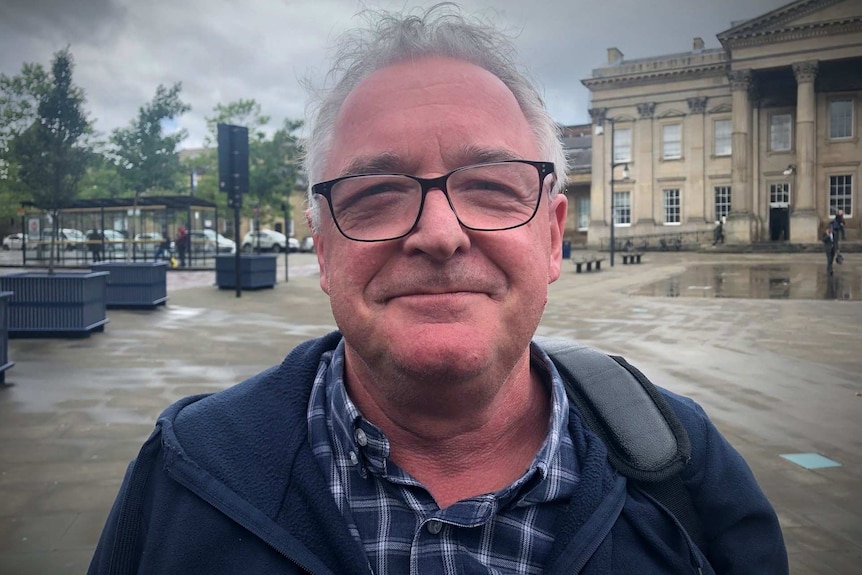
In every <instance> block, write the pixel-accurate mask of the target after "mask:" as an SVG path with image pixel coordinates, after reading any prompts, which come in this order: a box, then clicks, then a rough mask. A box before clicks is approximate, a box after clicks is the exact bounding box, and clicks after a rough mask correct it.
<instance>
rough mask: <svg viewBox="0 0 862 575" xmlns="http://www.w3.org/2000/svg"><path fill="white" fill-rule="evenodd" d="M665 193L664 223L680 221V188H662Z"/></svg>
mask: <svg viewBox="0 0 862 575" xmlns="http://www.w3.org/2000/svg"><path fill="white" fill-rule="evenodd" d="M662 192H663V195H664V223H665V224H678V223H679V190H678V189H674V190H662Z"/></svg>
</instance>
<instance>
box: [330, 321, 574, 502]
mask: <svg viewBox="0 0 862 575" xmlns="http://www.w3.org/2000/svg"><path fill="white" fill-rule="evenodd" d="M344 345H345V344H344V339H343V338H342V340H341V341H340V342H339V344H338V346H337V347H336V348H335V350H333V351H332V352H331V354H325V355H324V357H323V358H321V361H322V362H327V361H328V364H329V365H328V366H327V367H326V373H325V375H324V381H323V383H324V386H325V388H326V397H327V405H326V410H327V411H328V412H329V413H328V417H327V419H328V420H329V422H330V424H329V429H330V433H332V434H333V437H332V440H333V441H334V442H335V443H336V444H340V445H343V446H344V447H345V448H346V449H348V450H350V451H351V452H353V453H356V454H358V456H359V461H360V462H361V463H360V465H359V466H358V467H359V468H360V473H362V474H363V475H364V474H365V473H366V472H370V473H373V474H375V475H379V476H381V477H387V478H390V479H394V477H390V474H396V475H398V476H401V479H402V480H404V479H406V478H405V477H404V476H403V475H404V474H403V473H402V472H401V471H400V470H398V469H397V466H395V465H394V464H392V465H390V464H389V453H390V444H389V439H388V438H387V437H386V435H385V434H384V433H383V432H382V431H381V430H380V429H379V428H378V427H377V426H376V425H374V424H373V423H371V422H370V421H368V420H367V419H365V418H364V417H363V416H362V413H360V411H359V409H358V408H357V407H356V405H355V404H354V403H353V401H352V400H351V399H350V396H349V395H348V393H347V389H346V386H345V385H344ZM530 361H531V365H532V368H533V369H536V370H538V371H539V373H540V378H541V379H542V381H543V382H544V383H545V384H546V385H550V389H551V415H550V425H549V426H548V434H547V436H546V437H545V440H544V442H543V443H542V447H541V448H540V449H539V452H538V453H537V454H536V457H535V458H534V460H533V463H532V464H531V466H530V468H529V469H528V470H527V471H526V472H525V473H524V475H523V476H522V477H521V478H520V479H518V480H517V481H516V482H515V483H513V484H512V485H511V486H509V487H508V488H505V489H503V490H502V491H500V492H499V493H498V494H497V495H498V497H500V498H501V499H504V500H511V499H513V498H514V497H516V496H518V495H520V496H521V497H530V494H531V493H533V494H535V493H536V492H537V491H541V489H539V487H540V485H541V482H542V481H544V480H546V479H547V477H548V475H549V472H550V470H551V468H552V467H553V466H554V465H560V460H561V458H560V443H561V437H562V436H563V434H564V433H567V432H568V424H569V401H568V398H567V397H566V392H565V387H564V386H563V381H562V378H561V377H560V374H559V372H557V369H556V367H555V366H554V364H553V362H552V361H551V359H550V358H549V357H548V355H547V354H546V353H545V352H544V351H543V350H542V349H541V348H540V347H539V346H538V345H536V344H535V343H531V344H530ZM321 367H322V366H321ZM503 503H504V502H503V501H501V504H503Z"/></svg>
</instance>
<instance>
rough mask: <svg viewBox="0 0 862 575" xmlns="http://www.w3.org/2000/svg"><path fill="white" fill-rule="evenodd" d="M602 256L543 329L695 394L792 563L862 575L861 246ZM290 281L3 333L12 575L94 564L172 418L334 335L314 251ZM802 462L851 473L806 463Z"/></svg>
mask: <svg viewBox="0 0 862 575" xmlns="http://www.w3.org/2000/svg"><path fill="white" fill-rule="evenodd" d="M605 257H606V259H605V261H604V262H603V265H602V270H601V271H599V272H595V271H594V272H591V273H580V274H576V273H575V268H574V266H573V265H572V263H571V262H564V264H565V265H564V273H563V277H562V278H561V279H560V280H559V281H558V282H557V283H555V284H553V285H552V286H551V289H550V301H549V304H548V307H547V310H546V313H545V316H544V318H543V321H542V324H541V326H540V328H539V333H540V334H541V335H549V336H565V337H570V338H574V339H577V340H579V341H580V342H582V343H585V344H588V345H593V346H595V347H598V348H600V349H603V350H605V351H607V352H611V353H615V354H620V355H623V356H625V357H626V358H627V359H628V360H629V361H630V362H632V363H633V364H634V365H636V366H637V367H639V368H640V369H641V371H643V372H644V373H645V374H646V375H647V376H648V377H650V379H652V380H653V381H654V382H656V383H658V384H660V385H663V386H665V387H668V388H670V389H671V390H674V391H676V392H679V393H682V394H685V395H689V396H691V397H693V398H694V399H695V400H697V401H698V402H700V403H701V404H702V405H703V406H704V408H705V409H706V411H707V412H708V413H709V414H710V415H711V416H712V418H713V419H714V420H715V422H716V424H717V425H718V427H719V428H720V429H721V430H722V431H723V432H724V433H725V435H726V436H727V438H728V439H729V440H730V442H731V443H733V445H734V446H736V448H737V449H739V450H740V451H741V452H742V454H743V455H744V456H745V457H746V459H747V460H748V462H749V464H750V465H751V467H752V468H753V470H754V472H755V474H756V475H757V477H758V479H759V480H760V482H761V484H762V485H763V487H764V489H765V491H766V493H767V494H768V496H769V497H770V499H771V500H772V502H773V503H774V505H775V506H776V508H777V510H778V514H779V517H780V519H781V523H782V525H783V527H784V533H785V537H786V540H787V544H788V549H789V553H790V562H791V567H792V572H793V573H797V574H818V575H835V574H846V575H850V574H855V573H859V572H860V565H862V423H860V421H862V377H860V374H862V327H860V326H862V293H860V292H862V286H860V281H862V280H860V278H862V254H860V253H856V254H848V256H847V261H846V262H845V264H844V265H843V266H841V267H840V268H839V267H837V266H836V275H835V276H834V277H833V279H831V280H830V279H829V278H827V277H826V276H825V258H824V257H823V255H822V254H819V253H818V254H814V253H812V254H712V253H647V254H645V255H644V258H643V263H641V264H639V265H626V266H623V265H620V264H621V262H620V260H619V259H618V260H617V265H616V266H614V267H613V268H610V267H609V266H608V263H609V262H608V261H607V255H605ZM279 269H280V275H281V277H282V278H283V276H284V269H283V267H282V266H281V264H280V265H279ZM764 270H771V271H766V272H764ZM10 271H12V270H11V269H0V273H8V272H10ZM289 271H290V279H289V282H287V283H285V282H284V281H281V280H280V281H279V283H278V284H277V285H276V287H275V288H274V289H268V290H261V291H255V292H243V294H242V297H240V298H237V297H235V294H234V292H233V291H232V290H218V289H217V288H215V287H214V286H213V285H212V282H213V272H171V273H169V276H168V296H169V298H170V299H169V301H168V305H167V306H166V307H163V308H158V309H156V310H152V311H127V310H109V311H108V317H109V319H110V323H109V324H108V325H107V327H106V329H105V332H104V333H97V334H93V335H92V336H91V337H89V338H85V339H16V340H12V341H11V342H10V344H9V356H10V359H11V360H12V361H14V362H16V365H15V366H14V367H13V368H12V369H11V370H10V371H8V372H7V374H6V381H7V383H8V384H10V385H9V386H8V387H6V388H3V389H0V573H2V574H4V575H36V574H54V573H63V574H65V573H84V572H86V569H87V565H88V564H89V559H90V556H91V554H92V552H93V549H94V547H95V544H96V542H97V539H98V536H99V533H100V531H101V528H102V525H103V523H104V521H105V518H106V515H107V513H108V510H109V507H110V505H111V503H112V502H113V499H114V496H115V495H116V492H117V489H118V488H119V485H120V481H121V479H122V476H123V473H124V472H125V469H126V466H127V464H128V462H129V460H130V459H131V458H133V457H135V455H136V453H137V450H138V448H139V447H140V445H141V443H142V442H143V440H144V439H145V438H146V437H147V436H148V435H149V433H150V431H151V430H152V426H153V423H154V421H155V419H156V417H157V416H158V415H159V413H160V412H161V411H162V410H163V409H164V408H165V407H167V406H168V405H169V404H170V403H171V402H173V401H175V400H177V399H179V398H180V397H183V396H186V395H190V394H195V393H202V392H213V391H218V390H220V389H223V388H224V387H227V386H229V385H231V384H233V383H236V382H238V381H240V380H241V379H243V378H245V377H247V376H250V375H252V374H254V373H256V372H258V371H260V370H262V369H263V368H266V367H269V366H271V365H273V364H276V363H278V362H280V361H281V360H282V358H283V357H284V355H285V354H286V353H287V352H288V351H289V350H290V349H291V348H292V347H293V346H294V345H296V344H297V343H299V342H301V341H303V340H305V339H307V338H310V337H315V336H319V335H323V334H325V333H327V332H329V331H330V330H332V329H334V327H335V324H334V321H333V318H332V315H331V312H330V310H329V305H328V300H327V298H326V296H325V294H323V292H321V290H320V288H319V285H318V278H317V274H316V265H315V259H314V256H312V255H309V254H298V255H291V256H290V270H289ZM790 454H809V455H808V458H802V459H798V461H799V463H803V464H806V465H810V464H811V463H812V462H814V463H816V462H817V461H816V459H815V456H817V455H819V456H822V457H825V458H827V460H828V461H832V462H836V463H837V464H839V465H838V466H833V467H822V468H814V469H808V468H806V467H805V466H804V465H800V464H799V463H797V462H794V461H791V460H790V459H787V458H785V457H782V455H790ZM707 520H708V518H707Z"/></svg>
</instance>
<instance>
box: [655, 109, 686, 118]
mask: <svg viewBox="0 0 862 575" xmlns="http://www.w3.org/2000/svg"><path fill="white" fill-rule="evenodd" d="M682 116H685V112H683V111H681V110H677V109H675V108H671V109H670V110H665V111H664V112H662V113H661V114H659V115H658V119H659V120H663V119H664V118H681V117H682Z"/></svg>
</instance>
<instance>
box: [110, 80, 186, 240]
mask: <svg viewBox="0 0 862 575" xmlns="http://www.w3.org/2000/svg"><path fill="white" fill-rule="evenodd" d="M181 90H182V84H181V83H179V82H177V83H176V84H174V85H173V86H171V88H165V87H164V86H162V85H161V84H160V85H159V87H158V88H157V89H156V94H155V96H154V97H153V100H152V101H151V102H149V103H148V104H145V105H143V106H141V108H140V109H139V111H138V116H137V118H135V119H134V120H132V122H131V123H130V124H129V126H128V127H126V128H118V129H116V130H114V131H113V132H112V134H111V138H110V141H111V144H112V149H111V151H110V155H111V157H112V158H113V160H114V163H115V165H116V166H117V170H118V172H119V174H120V178H121V180H122V181H123V183H124V184H125V186H126V189H128V190H131V191H132V192H133V193H134V199H133V200H132V206H133V210H134V211H133V213H137V207H138V197H140V195H141V194H143V193H145V192H148V191H150V190H157V189H158V190H174V189H176V188H177V183H178V181H179V177H178V176H179V174H180V173H181V172H182V166H181V165H180V159H179V153H178V151H177V146H179V144H180V142H182V141H183V140H184V139H185V138H186V131H185V130H177V131H176V132H174V133H173V134H165V133H164V132H165V129H164V128H165V122H168V121H172V120H175V119H176V118H178V117H179V116H181V115H182V114H184V113H185V112H188V111H189V110H190V109H191V106H189V105H188V104H186V103H184V102H183V101H182V100H180V91H181ZM132 221H133V222H134V220H132ZM131 228H132V229H131V230H130V232H131V237H133V238H134V233H135V228H134V223H133V224H132V226H131Z"/></svg>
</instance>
